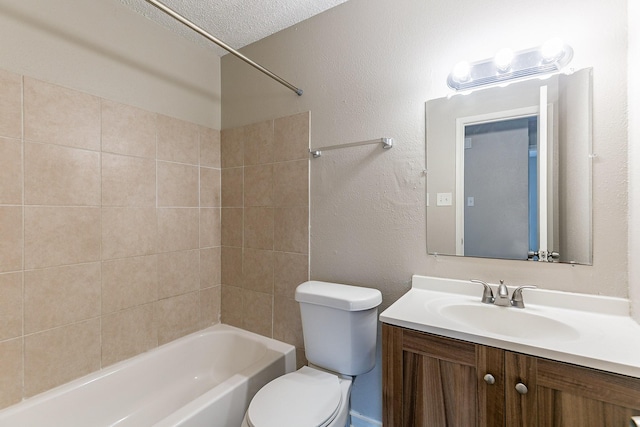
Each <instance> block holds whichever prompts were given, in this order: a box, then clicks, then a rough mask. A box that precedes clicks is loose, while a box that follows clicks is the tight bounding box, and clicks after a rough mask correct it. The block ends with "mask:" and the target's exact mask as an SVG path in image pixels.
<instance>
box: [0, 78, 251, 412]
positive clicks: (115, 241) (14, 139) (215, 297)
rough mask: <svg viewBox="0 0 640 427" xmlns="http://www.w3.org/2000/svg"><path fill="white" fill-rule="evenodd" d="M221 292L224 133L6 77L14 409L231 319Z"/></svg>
mask: <svg viewBox="0 0 640 427" xmlns="http://www.w3.org/2000/svg"><path fill="white" fill-rule="evenodd" d="M220 290H221V287H220V133H219V131H217V130H212V129H208V128H204V127H202V126H199V125H195V124H192V123H188V122H184V121H181V120H178V119H175V118H171V117H166V116H162V115H159V114H155V113H150V112H147V111H143V110H140V109H138V108H134V107H131V106H127V105H122V104H118V103H115V102H111V101H108V100H105V99H100V98H98V97H95V96H92V95H89V94H86V93H81V92H77V91H74V90H70V89H66V88H62V87H59V86H55V85H52V84H49V83H45V82H42V81H38V80H35V79H31V78H29V77H23V76H20V75H16V74H12V73H8V72H4V71H0V407H5V406H8V405H10V404H12V403H16V402H18V401H20V400H21V399H22V398H24V397H29V396H32V395H34V394H37V393H39V392H42V391H44V390H47V389H50V388H52V387H54V386H56V385H59V384H61V383H64V382H67V381H69V380H71V379H73V378H76V377H79V376H82V375H84V374H87V373H90V372H92V371H95V370H98V369H100V368H101V367H104V366H107V365H110V364H112V363H114V362H117V361H120V360H123V359H125V358H128V357H131V356H134V355H136V354H138V353H141V352H144V351H146V350H148V349H151V348H153V347H156V346H158V345H160V344H163V343H166V342H168V341H171V340H173V339H175V338H178V337H180V336H182V335H185V334H188V333H190V332H193V331H195V330H198V329H200V328H202V327H205V326H207V325H210V324H213V323H217V322H218V319H219V313H220V298H221V297H220ZM249 300H250V298H249V299H248V301H249Z"/></svg>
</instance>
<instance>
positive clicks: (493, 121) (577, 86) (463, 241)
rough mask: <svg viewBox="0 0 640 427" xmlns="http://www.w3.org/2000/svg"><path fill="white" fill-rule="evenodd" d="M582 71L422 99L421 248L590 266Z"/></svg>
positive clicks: (587, 98)
mask: <svg viewBox="0 0 640 427" xmlns="http://www.w3.org/2000/svg"><path fill="white" fill-rule="evenodd" d="M591 87H592V69H590V68H589V69H584V70H580V71H577V72H573V73H572V74H568V75H567V74H557V75H553V76H551V77H549V78H547V79H544V80H540V79H534V80H527V81H521V82H517V83H513V84H511V85H509V86H506V87H492V88H488V89H483V90H477V91H474V92H472V93H471V94H467V95H455V96H452V97H449V98H440V99H434V100H431V101H428V102H427V104H426V115H427V117H426V129H427V131H426V148H427V149H426V165H427V251H428V252H429V253H431V254H439V255H458V256H473V257H481V258H499V259H514V260H532V261H549V262H567V263H576V264H591V263H592V236H591V230H592V226H591V222H592V219H591V159H592V152H591V149H592V148H591V121H592V120H591V111H592V107H591V104H592V95H591V93H592V90H591Z"/></svg>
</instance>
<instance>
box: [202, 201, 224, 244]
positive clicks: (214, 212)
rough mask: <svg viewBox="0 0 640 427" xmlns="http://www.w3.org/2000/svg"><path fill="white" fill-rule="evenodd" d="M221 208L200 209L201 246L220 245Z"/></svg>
mask: <svg viewBox="0 0 640 427" xmlns="http://www.w3.org/2000/svg"><path fill="white" fill-rule="evenodd" d="M220 216H221V212H220V208H202V209H200V247H201V248H210V247H214V246H220V239H221V232H220V230H221V227H222V225H221V224H222V223H221V218H220Z"/></svg>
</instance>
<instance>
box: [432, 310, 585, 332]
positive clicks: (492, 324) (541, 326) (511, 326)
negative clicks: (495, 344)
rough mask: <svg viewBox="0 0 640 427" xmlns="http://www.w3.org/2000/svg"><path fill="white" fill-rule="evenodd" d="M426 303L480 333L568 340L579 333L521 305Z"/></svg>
mask: <svg viewBox="0 0 640 427" xmlns="http://www.w3.org/2000/svg"><path fill="white" fill-rule="evenodd" d="M433 303H434V302H432V304H430V305H431V306H432V309H434V310H435V311H437V312H438V314H439V315H440V316H442V317H444V318H447V319H449V320H451V321H454V322H456V323H458V324H461V325H465V326H467V327H468V328H472V329H474V330H478V331H480V332H483V333H491V334H497V335H504V336H508V337H517V338H524V339H531V340H539V339H546V340H549V339H553V340H563V341H571V340H576V339H578V338H579V337H580V334H579V333H578V331H577V330H576V329H574V328H573V327H571V326H569V325H567V324H565V323H563V322H560V321H557V320H555V319H552V318H549V317H545V316H541V315H538V314H533V313H531V312H527V311H526V310H527V309H526V308H525V309H519V308H509V307H499V306H496V305H490V304H483V303H479V302H478V303H456V302H454V303H448V304H446V303H445V304H433Z"/></svg>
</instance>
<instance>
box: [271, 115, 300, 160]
mask: <svg viewBox="0 0 640 427" xmlns="http://www.w3.org/2000/svg"><path fill="white" fill-rule="evenodd" d="M273 134H274V136H273V152H274V161H276V162H284V161H287V160H298V159H308V158H309V112H306V113H300V114H296V115H293V116H287V117H282V118H279V119H276V120H274V123H273Z"/></svg>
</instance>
